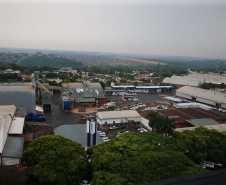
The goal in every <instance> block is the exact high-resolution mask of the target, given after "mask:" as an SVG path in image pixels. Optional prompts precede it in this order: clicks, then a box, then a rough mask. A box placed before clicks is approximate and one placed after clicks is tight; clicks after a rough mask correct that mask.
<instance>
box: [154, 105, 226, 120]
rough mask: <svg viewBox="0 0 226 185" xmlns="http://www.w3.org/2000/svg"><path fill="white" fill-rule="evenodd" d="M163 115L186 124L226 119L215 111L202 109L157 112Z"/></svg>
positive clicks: (172, 109)
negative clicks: (200, 120) (201, 120)
mask: <svg viewBox="0 0 226 185" xmlns="http://www.w3.org/2000/svg"><path fill="white" fill-rule="evenodd" d="M155 111H156V112H159V113H160V114H162V115H165V116H168V117H169V118H173V119H174V120H175V123H186V120H191V119H202V118H211V119H213V120H216V121H218V120H222V119H226V115H220V114H216V113H215V112H213V111H208V110H204V109H201V108H184V109H181V108H171V109H163V110H155Z"/></svg>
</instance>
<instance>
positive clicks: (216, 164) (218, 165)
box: [214, 162, 222, 167]
mask: <svg viewBox="0 0 226 185" xmlns="http://www.w3.org/2000/svg"><path fill="white" fill-rule="evenodd" d="M214 166H217V167H222V164H221V163H219V162H215V163H214Z"/></svg>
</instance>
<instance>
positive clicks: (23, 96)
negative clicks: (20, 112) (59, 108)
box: [0, 86, 36, 112]
mask: <svg viewBox="0 0 226 185" xmlns="http://www.w3.org/2000/svg"><path fill="white" fill-rule="evenodd" d="M0 105H15V106H16V107H21V108H26V112H35V105H36V102H35V88H33V87H31V86H0Z"/></svg>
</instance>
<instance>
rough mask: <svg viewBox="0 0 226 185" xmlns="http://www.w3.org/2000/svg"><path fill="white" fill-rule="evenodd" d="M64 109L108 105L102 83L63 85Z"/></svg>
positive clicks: (62, 98)
mask: <svg viewBox="0 0 226 185" xmlns="http://www.w3.org/2000/svg"><path fill="white" fill-rule="evenodd" d="M61 100H62V108H63V109H71V108H73V107H75V106H88V107H91V106H100V105H103V104H104V103H108V102H109V100H108V98H106V97H105V96H104V93H103V89H102V87H101V85H100V83H68V84H62V93H61Z"/></svg>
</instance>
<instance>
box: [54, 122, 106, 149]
mask: <svg viewBox="0 0 226 185" xmlns="http://www.w3.org/2000/svg"><path fill="white" fill-rule="evenodd" d="M54 134H56V135H60V136H63V137H66V138H68V139H71V140H72V141H76V142H78V143H80V144H81V145H82V146H83V147H87V133H86V124H78V125H61V126H59V127H57V128H55V129H54ZM96 136H97V138H96V143H97V144H99V143H102V142H103V141H102V139H101V138H100V136H99V135H98V134H97V135H96Z"/></svg>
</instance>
